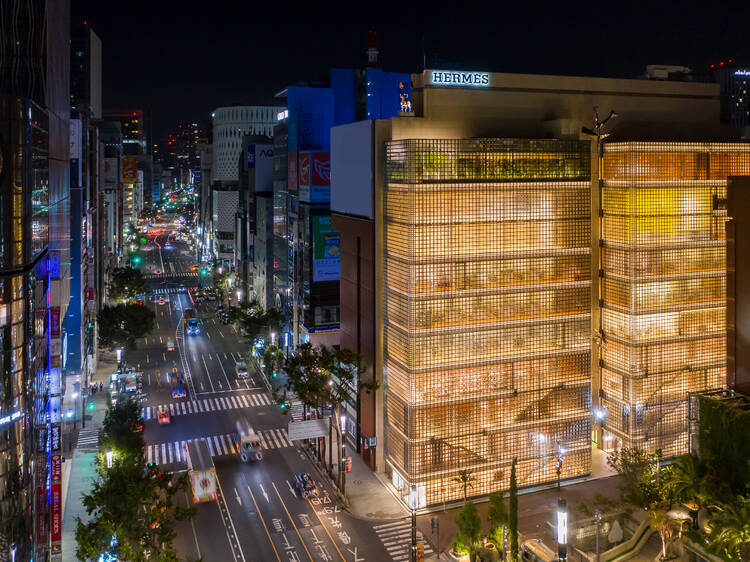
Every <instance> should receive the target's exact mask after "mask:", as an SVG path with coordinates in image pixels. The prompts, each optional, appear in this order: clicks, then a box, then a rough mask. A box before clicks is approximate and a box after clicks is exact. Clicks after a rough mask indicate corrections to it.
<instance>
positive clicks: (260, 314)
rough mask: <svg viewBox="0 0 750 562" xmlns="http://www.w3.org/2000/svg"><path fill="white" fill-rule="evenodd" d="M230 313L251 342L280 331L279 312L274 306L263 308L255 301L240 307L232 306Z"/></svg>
mask: <svg viewBox="0 0 750 562" xmlns="http://www.w3.org/2000/svg"><path fill="white" fill-rule="evenodd" d="M230 315H231V316H230V318H231V319H232V320H233V321H236V322H237V323H238V324H239V327H240V330H241V331H242V334H243V335H244V336H245V337H246V338H247V339H248V340H249V341H250V343H251V344H252V343H253V342H254V341H255V340H256V339H257V338H260V337H264V338H269V334H270V333H272V332H273V333H276V334H277V336H278V335H279V333H280V332H281V313H280V312H279V311H278V310H276V309H275V308H271V309H269V310H263V307H262V306H260V304H258V303H257V302H256V301H253V302H251V303H249V304H247V305H245V306H243V307H240V308H233V309H232V312H231V313H230ZM279 337H280V336H279Z"/></svg>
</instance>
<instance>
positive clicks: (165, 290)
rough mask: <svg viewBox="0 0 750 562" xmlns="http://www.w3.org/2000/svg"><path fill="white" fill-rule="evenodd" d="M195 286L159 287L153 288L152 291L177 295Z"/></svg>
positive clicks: (157, 293)
mask: <svg viewBox="0 0 750 562" xmlns="http://www.w3.org/2000/svg"><path fill="white" fill-rule="evenodd" d="M193 288H194V287H185V288H180V287H159V288H158V289H153V290H152V291H151V292H152V293H153V294H154V295H176V294H177V293H184V292H185V291H187V290H189V289H193Z"/></svg>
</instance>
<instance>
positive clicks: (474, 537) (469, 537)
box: [456, 502, 482, 562]
mask: <svg viewBox="0 0 750 562" xmlns="http://www.w3.org/2000/svg"><path fill="white" fill-rule="evenodd" d="M456 527H458V536H459V539H460V541H461V542H462V543H463V544H464V546H466V547H467V548H468V549H469V557H470V559H471V562H475V560H476V559H477V553H478V552H479V549H480V548H481V546H482V542H481V539H482V520H481V519H480V518H479V512H478V511H477V506H475V505H474V503H473V502H466V503H464V505H463V507H462V508H461V509H459V510H458V513H457V514H456Z"/></svg>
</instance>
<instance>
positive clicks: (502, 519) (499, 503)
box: [487, 492, 508, 554]
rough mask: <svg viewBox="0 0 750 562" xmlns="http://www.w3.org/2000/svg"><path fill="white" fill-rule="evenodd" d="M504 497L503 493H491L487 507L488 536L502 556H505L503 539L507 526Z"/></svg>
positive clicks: (506, 510) (506, 509)
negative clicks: (501, 552)
mask: <svg viewBox="0 0 750 562" xmlns="http://www.w3.org/2000/svg"><path fill="white" fill-rule="evenodd" d="M504 496H505V494H504V493H503V492H493V493H491V494H490V498H489V505H488V506H487V523H489V526H490V531H489V533H488V535H489V537H490V539H492V541H493V542H494V543H495V546H497V547H499V548H500V550H502V551H503V554H505V541H504V540H503V537H504V536H505V530H506V528H507V526H508V508H507V507H506V505H505V498H504Z"/></svg>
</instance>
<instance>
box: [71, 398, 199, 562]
mask: <svg viewBox="0 0 750 562" xmlns="http://www.w3.org/2000/svg"><path fill="white" fill-rule="evenodd" d="M134 422H142V420H141V418H140V414H139V409H138V406H137V405H136V404H134V403H133V402H131V401H128V402H125V403H118V404H116V405H114V406H112V407H111V408H110V410H109V411H108V412H107V415H106V417H105V421H104V424H103V426H102V429H101V431H100V434H101V438H102V441H101V445H100V449H99V454H98V455H97V459H96V474H97V477H96V480H95V481H94V484H93V487H92V489H91V492H90V493H88V494H84V495H83V506H84V508H85V509H86V513H87V514H88V516H89V522H88V523H84V522H83V521H82V520H81V519H80V518H78V520H77V526H76V542H77V543H78V548H77V549H76V556H77V558H78V559H79V560H91V559H97V558H98V557H99V555H100V554H102V553H104V552H112V553H113V554H115V555H117V557H118V559H119V560H128V561H136V562H141V561H145V560H157V561H159V562H173V561H176V560H177V559H178V558H177V553H176V552H175V550H174V548H173V546H172V541H173V540H174V538H175V536H176V533H175V531H174V523H175V521H181V520H184V519H188V518H191V517H193V516H194V515H195V508H182V507H179V506H177V505H176V504H175V501H174V498H175V496H176V495H177V494H178V493H180V492H187V490H188V489H189V483H188V480H187V476H186V475H183V476H182V477H180V478H175V477H174V475H172V474H170V473H166V472H165V473H162V472H159V471H158V470H156V469H151V468H148V469H147V468H144V460H145V459H144V453H143V449H144V443H143V438H142V435H141V434H140V433H137V432H134V431H132V425H131V424H132V423H134ZM108 449H111V450H112V452H113V463H112V467H111V468H107V463H106V460H105V459H106V451H107V450H108ZM113 537H116V543H115V544H113V540H112V539H113Z"/></svg>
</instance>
